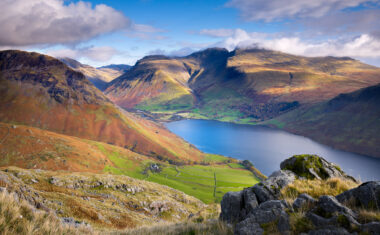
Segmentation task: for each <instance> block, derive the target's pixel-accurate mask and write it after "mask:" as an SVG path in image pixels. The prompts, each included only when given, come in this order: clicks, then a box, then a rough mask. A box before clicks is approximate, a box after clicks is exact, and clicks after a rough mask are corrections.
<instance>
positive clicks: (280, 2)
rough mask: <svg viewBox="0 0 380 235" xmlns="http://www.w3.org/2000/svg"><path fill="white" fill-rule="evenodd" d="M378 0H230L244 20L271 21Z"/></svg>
mask: <svg viewBox="0 0 380 235" xmlns="http://www.w3.org/2000/svg"><path fill="white" fill-rule="evenodd" d="M368 2H378V0H318V1H314V0H287V1H284V0H271V1H268V0H231V1H229V2H228V3H227V4H226V6H227V7H233V8H237V9H238V10H240V11H241V15H242V17H243V18H244V19H245V20H265V21H273V20H279V19H284V18H285V19H286V18H307V17H311V18H319V17H321V16H324V15H326V14H328V13H330V12H334V11H339V10H342V9H345V8H350V7H356V6H358V5H360V4H363V3H368Z"/></svg>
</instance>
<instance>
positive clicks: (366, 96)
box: [268, 84, 380, 157]
mask: <svg viewBox="0 0 380 235" xmlns="http://www.w3.org/2000/svg"><path fill="white" fill-rule="evenodd" d="M379 104H380V84H378V85H375V86H371V87H367V88H364V89H361V90H358V91H355V92H352V93H346V94H340V95H338V96H336V97H335V98H333V99H331V100H329V101H326V102H323V103H320V104H316V105H313V106H311V107H305V108H301V109H297V110H294V111H292V112H289V113H287V114H284V115H283V116H280V117H278V118H276V119H274V120H271V121H269V122H268V123H269V124H272V125H275V126H277V127H280V128H284V129H285V130H288V131H290V132H293V133H297V134H300V135H304V136H308V137H311V138H313V139H315V140H317V141H319V142H322V143H324V144H327V145H330V146H333V147H336V148H340V149H344V150H346V151H351V152H356V153H360V154H365V155H370V156H376V157H380V145H379V143H380V134H379V133H380V125H379V123H380V105H379Z"/></svg>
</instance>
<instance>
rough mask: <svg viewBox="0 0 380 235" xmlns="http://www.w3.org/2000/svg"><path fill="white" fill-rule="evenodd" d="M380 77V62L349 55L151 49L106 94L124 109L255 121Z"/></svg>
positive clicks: (240, 50)
mask: <svg viewBox="0 0 380 235" xmlns="http://www.w3.org/2000/svg"><path fill="white" fill-rule="evenodd" d="M379 82H380V69H379V68H376V67H374V66H370V65H366V64H363V63H361V62H360V61H357V60H354V59H351V58H347V57H342V58H338V57H302V56H295V55H290V54H286V53H281V52H277V51H269V50H263V49H249V50H242V49H237V50H234V51H232V52H228V51H227V50H225V49H219V48H211V49H207V50H204V51H200V52H196V53H193V54H191V55H189V56H186V57H166V56H148V57H145V58H143V59H141V60H140V61H138V62H137V63H136V65H135V66H133V67H132V68H131V69H130V70H129V71H127V72H126V73H125V74H123V75H122V76H120V77H119V78H117V79H115V80H114V81H112V82H111V83H110V84H109V85H108V87H107V89H106V90H105V94H106V95H107V96H108V97H109V98H110V99H111V100H112V101H114V102H115V103H116V104H118V105H119V106H121V107H123V108H126V109H138V110H143V111H148V112H154V113H161V114H165V113H171V114H172V113H177V115H180V116H182V117H192V118H206V119H216V120H223V121H235V122H241V123H252V122H257V121H262V120H267V119H271V118H273V117H276V116H278V115H280V114H282V113H285V112H288V111H290V110H293V109H295V108H297V107H300V106H305V105H311V104H315V103H318V102H322V101H326V100H329V99H331V98H333V97H335V96H336V95H338V94H340V93H346V92H352V91H355V90H357V89H360V88H364V87H368V86H371V85H375V84H377V83H379Z"/></svg>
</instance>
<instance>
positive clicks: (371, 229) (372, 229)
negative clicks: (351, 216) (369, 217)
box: [361, 222, 380, 234]
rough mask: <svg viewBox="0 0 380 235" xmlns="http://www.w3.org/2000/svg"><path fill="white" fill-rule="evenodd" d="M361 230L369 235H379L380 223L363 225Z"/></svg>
mask: <svg viewBox="0 0 380 235" xmlns="http://www.w3.org/2000/svg"><path fill="white" fill-rule="evenodd" d="M361 230H362V231H363V232H365V233H369V234H380V222H371V223H368V224H363V225H362V226H361Z"/></svg>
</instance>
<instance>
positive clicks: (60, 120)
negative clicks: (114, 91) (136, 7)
mask: <svg viewBox="0 0 380 235" xmlns="http://www.w3.org/2000/svg"><path fill="white" fill-rule="evenodd" d="M0 94H1V99H0V121H2V122H7V123H15V124H25V125H30V126H35V127H39V128H43V129H47V130H51V131H54V132H58V133H62V134H66V135H72V136H77V137H80V138H84V139H92V140H97V141H102V142H106V143H110V144H114V145H118V146H121V147H124V148H128V149H130V150H132V151H135V152H138V153H141V154H144V155H147V156H152V157H157V158H158V157H159V158H161V159H172V160H175V161H188V160H192V161H196V160H202V159H203V158H202V157H203V153H201V152H200V151H199V150H197V149H196V148H195V147H192V146H191V145H189V144H188V143H186V142H185V141H183V140H182V139H181V138H179V137H177V136H175V135H174V134H172V133H171V132H169V131H167V130H166V129H165V128H163V127H161V126H160V125H157V124H155V123H153V122H150V121H147V120H144V119H142V118H139V117H136V116H134V115H132V114H130V113H128V112H125V111H123V110H121V109H119V108H118V107H116V106H115V105H114V104H113V103H111V102H110V101H109V100H108V98H107V97H105V96H104V95H103V94H102V92H101V91H99V90H98V89H96V88H95V87H94V86H93V85H92V84H91V83H90V82H89V81H88V80H87V79H86V77H85V76H84V75H83V74H82V73H80V72H77V71H75V70H73V69H71V68H69V67H68V66H67V65H65V64H64V63H62V62H61V61H59V60H57V59H55V58H53V57H49V56H46V55H42V54H38V53H29V52H24V51H10V50H9V51H1V52H0Z"/></svg>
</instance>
